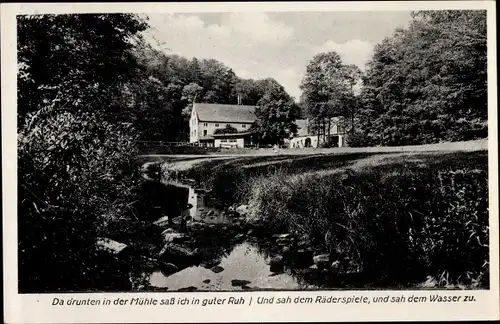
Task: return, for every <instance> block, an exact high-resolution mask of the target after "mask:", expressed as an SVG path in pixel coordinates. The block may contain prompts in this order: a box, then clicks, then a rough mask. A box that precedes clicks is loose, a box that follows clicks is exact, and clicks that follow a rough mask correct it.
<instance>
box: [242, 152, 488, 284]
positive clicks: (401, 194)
mask: <svg viewBox="0 0 500 324" xmlns="http://www.w3.org/2000/svg"><path fill="white" fill-rule="evenodd" d="M450 158H453V156H452V157H450ZM455 158H458V159H457V160H458V161H459V162H455V161H453V160H447V161H445V162H441V161H434V162H431V163H430V164H429V165H426V166H421V165H418V164H417V163H409V162H403V163H399V164H395V165H393V164H391V165H387V166H386V167H384V168H369V169H364V170H361V171H358V172H353V171H350V172H347V173H337V174H333V175H329V176H321V175H316V176H315V175H294V176H291V177H290V176H284V174H283V173H276V174H274V175H267V176H264V177H257V178H254V179H253V180H252V179H251V180H250V181H248V186H249V188H247V189H246V192H247V193H248V194H247V199H248V201H249V204H250V205H251V206H252V208H254V209H255V210H256V211H257V213H258V214H260V216H261V217H262V219H263V220H264V221H265V222H266V224H267V225H268V226H271V227H274V228H275V229H276V230H278V229H279V230H282V231H290V232H293V231H298V233H299V235H302V236H304V237H309V238H311V239H313V240H314V241H315V242H316V244H319V245H323V246H324V247H325V248H326V249H328V251H329V252H330V253H331V254H332V256H333V257H334V258H336V259H338V260H344V259H345V260H349V264H348V265H347V267H348V268H349V269H348V270H352V271H361V273H363V274H364V275H365V276H368V277H369V279H370V280H371V281H372V282H375V283H379V284H383V285H384V286H386V285H387V284H388V283H390V284H394V283H399V284H402V285H405V286H408V285H409V286H414V285H415V284H416V283H418V282H420V281H423V280H424V279H425V277H426V275H431V276H435V277H439V276H440V275H441V274H442V273H447V275H448V280H449V283H462V284H467V285H470V286H474V285H476V286H477V285H480V286H482V287H484V286H487V285H488V282H487V277H488V276H487V271H488V266H487V265H488V199H487V197H488V195H487V192H486V190H487V189H486V188H488V183H487V181H488V180H487V174H486V172H485V168H486V165H487V161H486V160H487V159H486V158H485V157H484V156H483V158H482V159H481V162H479V163H477V161H474V162H471V163H469V162H467V163H464V162H465V161H466V160H464V159H462V158H461V157H460V156H457V157H455ZM461 164H462V165H461ZM478 164H479V165H481V169H476V167H477V165H478ZM478 280H479V282H478Z"/></svg>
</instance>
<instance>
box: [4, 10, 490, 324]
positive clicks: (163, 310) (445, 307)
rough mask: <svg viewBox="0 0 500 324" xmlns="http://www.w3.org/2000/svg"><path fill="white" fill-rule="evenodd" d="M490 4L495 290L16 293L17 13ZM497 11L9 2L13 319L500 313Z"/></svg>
mask: <svg viewBox="0 0 500 324" xmlns="http://www.w3.org/2000/svg"><path fill="white" fill-rule="evenodd" d="M451 8H456V9H487V10H488V14H487V19H488V85H489V89H488V104H489V130H490V131H489V139H488V142H489V154H488V159H489V185H490V192H489V195H490V196H489V200H490V269H491V270H490V285H491V286H490V287H491V288H490V290H477V291H470V290H466V291H442V290H437V291H434V290H433V291H420V290H419V291H410V290H407V291H389V290H379V291H317V292H316V291H315V292H310V291H293V292H279V291H276V292H223V293H222V292H221V293H217V292H209V293H196V292H191V293H176V292H165V293H95V294H94V293H92V294H67V293H61V294H23V295H20V294H18V293H17V221H16V215H17V193H16V188H17V171H16V170H17V155H16V147H17V145H16V138H17V125H16V108H15V107H16V102H17V99H16V93H17V92H16V78H17V76H16V73H17V65H16V39H17V37H16V20H15V15H16V14H18V13H32V14H34V13H83V12H87V13H90V12H94V13H96V12H125V11H126V12H136V13H148V12H155V13H160V12H220V11H223V12H227V11H240V12H241V11H268V12H269V11H327V10H335V11H359V10H363V11H381V10H383V11H391V10H394V11H397V10H418V9H451ZM495 26H496V13H495V5H494V2H493V1H435V2H418V1H412V2H335V3H334V2H329V3H327V2H321V3H310V2H307V3H305V2H290V3H272V2H270V3H78V4H71V3H66V4H47V3H45V4H31V3H30V4H2V5H1V41H2V44H1V45H2V51H1V63H2V75H1V78H2V157H3V158H2V175H3V179H4V180H3V183H2V192H3V228H4V230H3V240H4V242H3V243H4V250H3V252H4V296H5V298H4V306H5V308H4V310H5V321H6V322H7V323H18V322H24V323H68V322H75V323H77V322H79V323H96V322H250V321H251V322H261V321H262V322H268V321H274V322H281V321H299V322H300V321H309V322H310V321H380V320H417V321H418V320H422V321H426V320H477V319H480V320H488V319H498V318H499V304H500V302H499V289H498V288H499V275H498V274H499V258H498V257H499V255H498V238H499V233H498V173H497V166H498V150H497V146H498V145H497V143H498V139H497V90H496V89H497V88H496V75H497V72H496V29H495ZM438 292H439V293H441V294H446V295H457V296H463V295H471V296H474V298H475V299H476V302H471V303H414V304H411V305H410V304H370V305H366V304H350V305H340V304H314V303H313V304H289V305H275V304H274V305H269V304H260V305H259V304H257V303H255V300H256V298H257V297H259V296H264V297H273V296H275V297H277V296H279V297H286V296H290V297H291V298H295V297H297V296H302V297H307V296H311V297H313V298H316V296H318V295H319V296H331V295H334V296H340V297H344V296H345V297H350V296H367V297H368V298H370V299H371V297H373V296H385V295H388V294H390V295H392V296H397V295H405V296H407V297H408V296H412V295H413V296H429V295H430V294H434V293H438ZM230 296H234V297H240V296H244V298H245V299H247V302H248V299H249V298H250V297H252V299H253V300H254V304H252V306H248V304H245V305H225V306H205V307H202V306H195V305H185V306H181V305H176V306H136V307H134V306H119V305H117V306H88V307H83V306H79V307H75V306H52V305H51V304H52V302H53V299H54V297H57V298H65V299H69V298H79V299H83V298H99V299H103V298H106V299H110V300H115V299H117V298H132V297H139V298H157V299H164V298H171V297H175V298H182V297H187V298H189V299H191V298H193V297H194V298H200V299H204V298H214V297H219V298H229V297H230Z"/></svg>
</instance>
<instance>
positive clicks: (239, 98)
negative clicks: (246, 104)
mask: <svg viewBox="0 0 500 324" xmlns="http://www.w3.org/2000/svg"><path fill="white" fill-rule="evenodd" d="M238 105H241V95H238Z"/></svg>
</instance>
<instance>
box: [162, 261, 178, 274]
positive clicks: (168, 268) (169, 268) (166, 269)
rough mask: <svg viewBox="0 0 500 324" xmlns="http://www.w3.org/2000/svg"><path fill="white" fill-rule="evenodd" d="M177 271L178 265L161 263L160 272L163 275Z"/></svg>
mask: <svg viewBox="0 0 500 324" xmlns="http://www.w3.org/2000/svg"><path fill="white" fill-rule="evenodd" d="M177 271H179V267H178V266H176V265H175V264H173V263H165V264H163V265H162V267H161V272H162V273H163V274H164V275H167V276H169V275H171V274H172V273H174V272H177Z"/></svg>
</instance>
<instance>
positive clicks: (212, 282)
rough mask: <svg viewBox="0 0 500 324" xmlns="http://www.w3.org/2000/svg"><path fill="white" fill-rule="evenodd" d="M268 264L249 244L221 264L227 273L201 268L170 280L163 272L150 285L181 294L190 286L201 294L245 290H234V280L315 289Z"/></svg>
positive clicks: (265, 286) (260, 285) (263, 286)
mask: <svg viewBox="0 0 500 324" xmlns="http://www.w3.org/2000/svg"><path fill="white" fill-rule="evenodd" d="M267 261H268V260H266V258H265V257H264V256H263V255H262V254H261V253H260V252H259V250H258V249H257V247H255V246H254V245H253V244H250V243H248V242H245V243H242V244H239V245H237V246H235V247H234V249H233V250H232V251H231V253H230V254H229V255H228V256H226V257H224V258H223V259H222V260H221V262H220V264H219V266H221V267H222V268H224V270H223V271H222V272H220V273H214V272H213V271H211V270H210V269H206V268H204V267H201V266H193V267H189V268H186V269H184V270H182V271H179V272H177V273H174V274H173V275H170V276H164V275H163V274H162V273H161V272H160V271H156V272H153V273H152V274H151V277H150V279H149V282H150V285H151V286H153V287H159V288H166V287H168V289H169V290H178V289H181V288H185V287H190V286H194V287H197V288H198V290H242V289H244V288H242V287H239V286H238V287H234V286H233V285H232V282H231V281H232V280H234V279H238V280H246V281H249V282H250V283H249V284H248V287H249V288H251V289H252V288H253V289H257V288H261V289H307V288H312V287H311V286H308V285H305V284H302V283H299V282H298V281H297V279H295V278H294V277H292V276H291V275H290V274H287V273H281V274H275V273H273V272H271V271H270V267H269V264H268V262H267ZM207 279H208V280H207ZM204 281H205V282H204ZM245 288H247V287H245ZM247 289H248V288H247Z"/></svg>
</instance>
